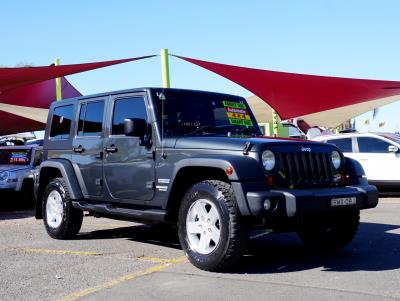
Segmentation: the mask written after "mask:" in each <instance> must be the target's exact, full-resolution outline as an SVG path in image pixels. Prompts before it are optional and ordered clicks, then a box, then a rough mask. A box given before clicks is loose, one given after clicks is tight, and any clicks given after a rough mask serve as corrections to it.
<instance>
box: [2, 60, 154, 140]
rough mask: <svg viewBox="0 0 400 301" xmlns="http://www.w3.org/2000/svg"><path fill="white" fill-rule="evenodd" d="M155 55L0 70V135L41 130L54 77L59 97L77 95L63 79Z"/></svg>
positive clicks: (52, 92) (53, 91) (53, 92)
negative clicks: (59, 93) (59, 80)
mask: <svg viewBox="0 0 400 301" xmlns="http://www.w3.org/2000/svg"><path fill="white" fill-rule="evenodd" d="M154 56H155V55H149V56H142V57H136V58H129V59H123V60H113V61H105V62H95V63H86V64H75V65H62V66H42V67H23V68H0V135H7V134H14V133H19V132H29V131H37V130H43V129H44V128H45V123H46V119H47V113H48V108H49V106H50V104H51V103H52V102H53V101H54V100H55V99H56V88H55V81H54V78H57V77H61V78H62V79H61V86H62V96H63V98H71V97H77V96H80V95H81V94H80V93H79V91H77V90H76V89H75V88H74V87H73V86H72V85H71V84H70V83H69V82H68V81H67V80H66V79H65V78H64V77H63V76H65V75H69V74H74V73H79V72H83V71H89V70H93V69H98V68H103V67H107V66H112V65H116V64H121V63H126V62H131V61H135V60H140V59H145V58H150V57H154Z"/></svg>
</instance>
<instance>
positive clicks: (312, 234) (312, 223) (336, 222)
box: [298, 210, 360, 250]
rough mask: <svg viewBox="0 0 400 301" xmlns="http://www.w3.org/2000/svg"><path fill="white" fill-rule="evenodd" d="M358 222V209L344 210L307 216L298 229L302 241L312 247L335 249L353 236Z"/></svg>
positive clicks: (342, 245) (346, 242) (344, 244)
mask: <svg viewBox="0 0 400 301" xmlns="http://www.w3.org/2000/svg"><path fill="white" fill-rule="evenodd" d="M359 223H360V211H359V210H346V211H341V212H335V213H332V214H324V215H321V216H315V217H309V218H308V219H307V220H304V221H303V222H302V224H301V226H300V229H299V230H298V234H299V236H300V238H301V239H302V240H303V242H304V243H305V244H306V245H307V246H309V247H311V248H314V249H320V250H335V249H339V248H342V247H344V246H346V245H347V244H348V243H350V242H351V240H352V239H353V238H354V236H355V234H356V233H357V229H358V225H359Z"/></svg>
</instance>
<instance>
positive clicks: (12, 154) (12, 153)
mask: <svg viewBox="0 0 400 301" xmlns="http://www.w3.org/2000/svg"><path fill="white" fill-rule="evenodd" d="M30 161H31V151H30V150H24V149H0V164H2V165H9V164H13V165H29V163H30Z"/></svg>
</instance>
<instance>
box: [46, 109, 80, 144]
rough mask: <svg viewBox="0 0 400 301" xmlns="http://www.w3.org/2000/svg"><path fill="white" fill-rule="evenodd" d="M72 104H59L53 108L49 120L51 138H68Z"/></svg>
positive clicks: (72, 110)
mask: <svg viewBox="0 0 400 301" xmlns="http://www.w3.org/2000/svg"><path fill="white" fill-rule="evenodd" d="M73 113H74V106H73V105H68V106H61V107H57V108H55V109H54V112H53V119H52V120H51V129H50V137H51V138H53V139H68V137H69V133H70V130H71V120H72V118H73Z"/></svg>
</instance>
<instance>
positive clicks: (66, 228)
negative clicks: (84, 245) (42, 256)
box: [42, 178, 83, 239]
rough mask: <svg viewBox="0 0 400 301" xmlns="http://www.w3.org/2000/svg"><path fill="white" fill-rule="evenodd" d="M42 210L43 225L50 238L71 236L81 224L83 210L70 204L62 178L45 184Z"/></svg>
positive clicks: (77, 230) (67, 237) (76, 232)
mask: <svg viewBox="0 0 400 301" xmlns="http://www.w3.org/2000/svg"><path fill="white" fill-rule="evenodd" d="M42 212H43V221H44V226H45V228H46V231H47V233H48V234H49V235H50V236H51V237H52V238H56V239H69V238H73V237H74V236H75V235H76V234H78V232H79V230H80V228H81V226H82V220H83V211H81V210H78V209H75V208H74V207H73V206H72V203H71V200H70V198H69V191H68V188H67V185H66V184H65V181H64V179H63V178H56V179H53V180H51V181H50V182H49V184H48V185H47V187H46V190H45V193H44V199H43V211H42Z"/></svg>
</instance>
